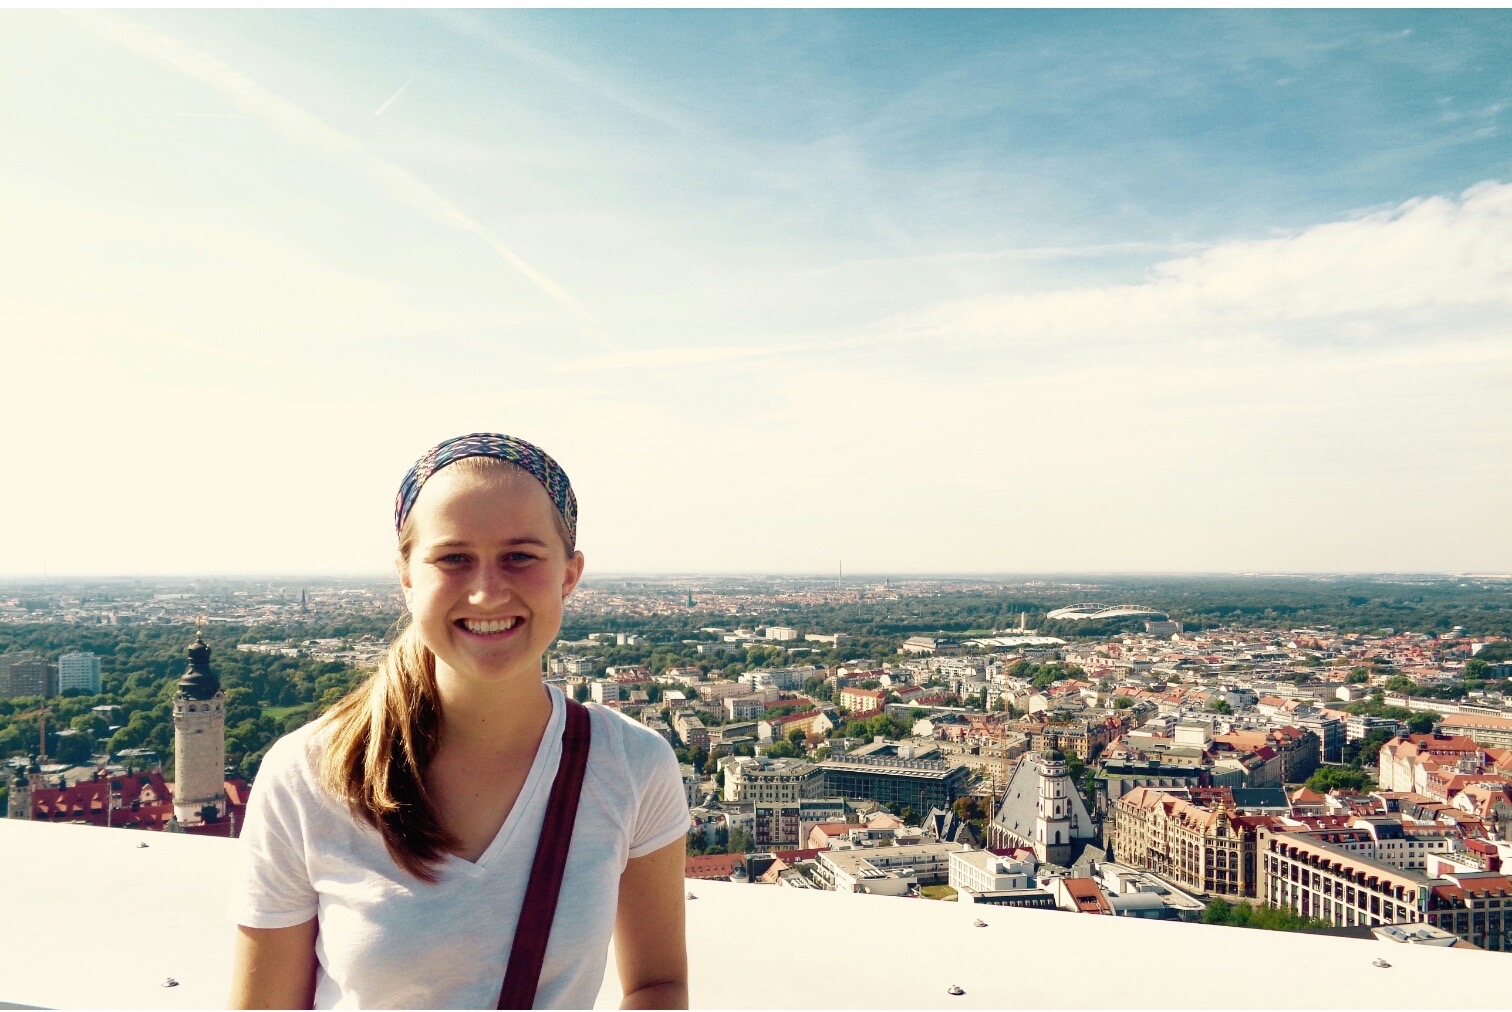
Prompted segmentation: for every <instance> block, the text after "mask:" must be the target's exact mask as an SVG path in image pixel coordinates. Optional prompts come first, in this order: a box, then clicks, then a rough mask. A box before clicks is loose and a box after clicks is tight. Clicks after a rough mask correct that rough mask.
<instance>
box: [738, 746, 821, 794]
mask: <svg viewBox="0 0 1512 1012" xmlns="http://www.w3.org/2000/svg"><path fill="white" fill-rule="evenodd" d="M721 762H722V763H723V769H724V800H725V801H728V802H754V803H756V804H782V803H795V802H798V801H802V800H803V799H805V798H818V797H829V796H832V795H830V794H827V793H826V792H825V791H824V774H823V772H822V771H821V770H820V769H819V768H818V767H817V766H815V765H814V764H813V763H811V762H807V761H806V760H803V759H768V758H766V757H765V756H736V757H735V758H733V759H731V760H729V761H728V762H725V761H723V760H721Z"/></svg>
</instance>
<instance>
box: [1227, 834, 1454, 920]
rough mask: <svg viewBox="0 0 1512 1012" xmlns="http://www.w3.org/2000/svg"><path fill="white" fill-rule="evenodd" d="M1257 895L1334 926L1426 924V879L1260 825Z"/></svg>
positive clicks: (1319, 841) (1316, 840)
mask: <svg viewBox="0 0 1512 1012" xmlns="http://www.w3.org/2000/svg"><path fill="white" fill-rule="evenodd" d="M1257 850H1258V855H1259V871H1260V882H1259V894H1260V897H1261V898H1262V899H1264V900H1265V901H1266V903H1267V904H1269V905H1270V906H1273V907H1285V908H1287V909H1289V910H1292V911H1294V912H1296V913H1299V914H1301V915H1303V916H1304V917H1316V918H1318V919H1320V920H1324V921H1327V922H1329V923H1330V924H1334V925H1337V926H1338V927H1355V926H1357V925H1364V926H1369V927H1375V926H1379V925H1382V924H1407V923H1412V922H1414V921H1422V920H1425V919H1426V916H1425V915H1426V913H1427V909H1426V908H1427V898H1428V892H1429V880H1428V879H1427V878H1426V877H1425V876H1423V875H1422V874H1420V873H1418V872H1413V871H1407V870H1405V869H1403V868H1396V867H1393V866H1392V865H1389V864H1386V863H1385V862H1384V861H1377V860H1374V859H1372V858H1369V857H1366V856H1364V855H1363V854H1357V853H1353V852H1351V851H1349V850H1346V849H1344V848H1343V847H1340V846H1338V845H1337V844H1333V843H1329V842H1328V841H1326V840H1323V839H1319V838H1318V837H1316V836H1313V835H1310V834H1303V833H1294V832H1287V831H1284V830H1273V829H1271V828H1270V827H1268V826H1261V827H1260V828H1259V833H1258V837H1257Z"/></svg>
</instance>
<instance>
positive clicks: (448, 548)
mask: <svg viewBox="0 0 1512 1012" xmlns="http://www.w3.org/2000/svg"><path fill="white" fill-rule="evenodd" d="M410 523H411V524H412V525H413V526H412V528H411V529H410V533H411V539H410V545H409V552H408V555H407V556H405V557H401V559H400V561H399V582H400V584H401V585H402V586H403V588H404V600H405V603H406V605H408V607H409V610H410V615H411V616H412V617H413V618H414V621H415V625H416V627H417V629H418V631H419V634H420V638H421V639H422V640H423V641H424V642H425V645H426V646H428V647H429V648H430V649H431V652H432V653H434V654H435V655H436V661H437V673H438V675H439V674H441V673H442V671H443V667H444V668H445V669H450V670H451V671H452V672H454V673H455V674H457V675H459V676H460V677H463V678H467V679H477V680H482V681H497V680H499V679H501V678H506V677H511V676H520V677H525V676H528V677H530V678H539V677H540V670H541V654H542V653H544V652H545V650H546V648H547V647H549V646H550V645H551V643H552V641H553V640H555V639H556V636H557V633H558V631H559V630H560V629H561V625H562V604H563V602H564V601H566V599H567V596H568V595H569V594H570V593H572V589H573V588H574V587H575V586H577V582H578V579H579V577H581V576H582V575H583V554H582V553H581V552H574V553H573V554H572V555H571V556H569V555H568V554H567V548H566V545H564V544H563V542H562V536H561V534H560V533H558V530H557V521H556V508H555V507H554V506H553V505H552V503H551V498H550V497H549V496H548V495H547V494H546V490H545V489H544V488H542V487H541V484H540V482H538V481H536V480H535V479H534V478H533V477H531V476H530V475H528V474H526V473H525V472H522V471H519V470H518V469H516V468H512V467H497V468H489V469H488V470H485V471H482V472H476V471H472V470H470V469H464V468H459V467H456V466H453V467H448V468H445V469H443V470H442V471H440V472H438V473H437V474H436V475H435V476H434V477H432V478H431V479H430V480H429V481H427V482H426V483H425V486H424V487H423V488H422V489H421V490H420V495H419V496H418V497H417V498H416V500H415V505H414V507H413V509H412V510H411V512H410Z"/></svg>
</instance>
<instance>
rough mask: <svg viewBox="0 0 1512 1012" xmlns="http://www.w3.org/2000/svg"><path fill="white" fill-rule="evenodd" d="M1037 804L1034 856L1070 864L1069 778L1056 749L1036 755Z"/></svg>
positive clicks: (1064, 759) (1061, 863)
mask: <svg viewBox="0 0 1512 1012" xmlns="http://www.w3.org/2000/svg"><path fill="white" fill-rule="evenodd" d="M1039 761H1040V778H1039V804H1038V806H1037V807H1036V808H1035V814H1034V855H1035V856H1036V857H1038V858H1039V859H1040V860H1041V861H1047V862H1049V863H1050V864H1059V865H1069V864H1070V863H1071V775H1070V774H1069V773H1068V772H1066V757H1065V755H1064V754H1062V753H1061V752H1060V751H1059V750H1058V749H1053V748H1051V749H1046V750H1045V751H1043V752H1041V753H1040V754H1039Z"/></svg>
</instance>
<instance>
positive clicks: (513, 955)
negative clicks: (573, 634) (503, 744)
mask: <svg viewBox="0 0 1512 1012" xmlns="http://www.w3.org/2000/svg"><path fill="white" fill-rule="evenodd" d="M591 734H592V731H591V729H590V727H589V720H588V708H587V707H586V706H584V705H583V704H582V703H579V702H578V701H577V700H575V699H572V698H571V697H570V696H569V697H567V727H566V729H565V730H564V731H563V732H562V762H561V765H560V766H558V767H557V775H556V780H555V781H554V782H553V783H552V785H551V799H550V800H549V801H548V802H547V803H546V821H545V822H544V823H542V825H541V839H540V842H539V843H537V844H536V852H535V862H534V863H533V864H532V865H531V866H530V881H529V883H528V884H527V885H526V886H525V904H524V906H522V907H521V908H520V922H519V923H518V924H516V925H515V934H514V945H513V946H512V947H511V948H510V950H509V967H508V969H506V970H505V971H504V987H503V988H502V989H501V990H500V991H499V1008H509V1009H527V1008H534V1007H535V994H536V987H537V986H538V985H539V984H540V982H541V966H542V964H544V963H545V962H546V943H547V942H548V941H550V940H551V922H552V919H553V918H554V917H555V916H556V907H557V896H558V895H560V893H561V891H562V874H563V872H564V871H566V868H567V851H568V849H569V848H570V847H571V845H572V827H573V824H574V823H575V822H576V821H577V808H578V798H579V796H580V795H581V794H582V788H583V771H584V770H586V769H587V768H588V745H589V738H590V737H591Z"/></svg>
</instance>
